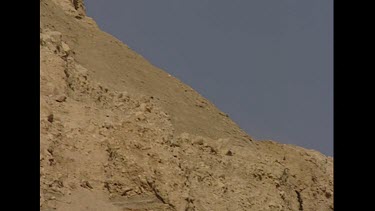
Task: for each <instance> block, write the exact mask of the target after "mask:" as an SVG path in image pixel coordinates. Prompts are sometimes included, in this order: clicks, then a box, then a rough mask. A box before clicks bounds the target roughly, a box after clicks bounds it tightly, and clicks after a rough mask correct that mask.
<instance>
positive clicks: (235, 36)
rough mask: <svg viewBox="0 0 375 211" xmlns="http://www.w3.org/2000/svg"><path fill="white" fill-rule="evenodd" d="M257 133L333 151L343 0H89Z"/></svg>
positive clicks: (100, 19)
mask: <svg viewBox="0 0 375 211" xmlns="http://www.w3.org/2000/svg"><path fill="white" fill-rule="evenodd" d="M85 2H86V9H87V13H88V15H89V16H91V17H93V18H94V19H95V20H96V22H97V23H98V25H99V26H100V28H101V29H103V30H104V31H106V32H108V33H110V34H112V35H114V36H115V37H117V38H118V39H120V40H122V41H123V42H124V43H126V44H127V45H128V46H129V47H131V48H132V49H134V50H135V51H136V52H138V53H139V54H141V55H142V56H144V57H145V58H147V59H148V60H149V61H150V62H151V63H153V64H154V65H156V66H158V67H160V68H162V69H164V70H165V71H167V72H169V73H171V74H172V75H174V76H176V77H177V78H179V79H180V80H182V81H183V82H185V83H186V84H188V85H190V86H192V87H193V88H194V89H195V90H197V91H198V92H199V93H200V94H202V95H203V96H204V97H206V98H208V99H209V100H210V101H211V102H213V103H214V104H215V105H216V106H217V107H218V108H220V109H221V110H223V111H224V112H226V113H228V114H229V116H230V117H231V118H232V119H233V120H234V121H235V122H237V123H238V124H239V125H240V127H241V128H243V129H244V130H245V131H246V132H248V133H249V135H250V136H252V137H254V138H256V139H271V140H275V141H278V142H282V143H290V144H295V145H299V146H302V147H305V148H309V149H315V150H318V151H320V152H322V153H324V154H327V155H331V156H332V154H333V0H232V1H228V0H158V1H155V0H105V1H103V0H85Z"/></svg>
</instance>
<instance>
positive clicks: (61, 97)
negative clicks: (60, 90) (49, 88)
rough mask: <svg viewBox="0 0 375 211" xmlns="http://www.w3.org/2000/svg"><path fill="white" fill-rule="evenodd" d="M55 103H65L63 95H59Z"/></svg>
mask: <svg viewBox="0 0 375 211" xmlns="http://www.w3.org/2000/svg"><path fill="white" fill-rule="evenodd" d="M56 101H57V102H59V103H62V102H65V101H66V96H65V95H59V96H57V97H56Z"/></svg>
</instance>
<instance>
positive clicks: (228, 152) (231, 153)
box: [225, 150, 233, 156]
mask: <svg viewBox="0 0 375 211" xmlns="http://www.w3.org/2000/svg"><path fill="white" fill-rule="evenodd" d="M225 155H227V156H233V152H232V151H230V150H228V151H227V153H226V154H225Z"/></svg>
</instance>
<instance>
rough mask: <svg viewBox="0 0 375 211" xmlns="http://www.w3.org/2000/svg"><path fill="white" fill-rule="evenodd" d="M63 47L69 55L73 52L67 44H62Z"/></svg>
mask: <svg viewBox="0 0 375 211" xmlns="http://www.w3.org/2000/svg"><path fill="white" fill-rule="evenodd" d="M61 47H62V50H63V51H64V52H65V53H69V52H70V51H71V49H70V48H69V46H68V44H66V43H65V42H61Z"/></svg>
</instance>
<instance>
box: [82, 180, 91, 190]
mask: <svg viewBox="0 0 375 211" xmlns="http://www.w3.org/2000/svg"><path fill="white" fill-rule="evenodd" d="M81 187H83V188H89V189H93V187H92V186H91V184H90V183H89V181H83V182H82V184H81Z"/></svg>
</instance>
